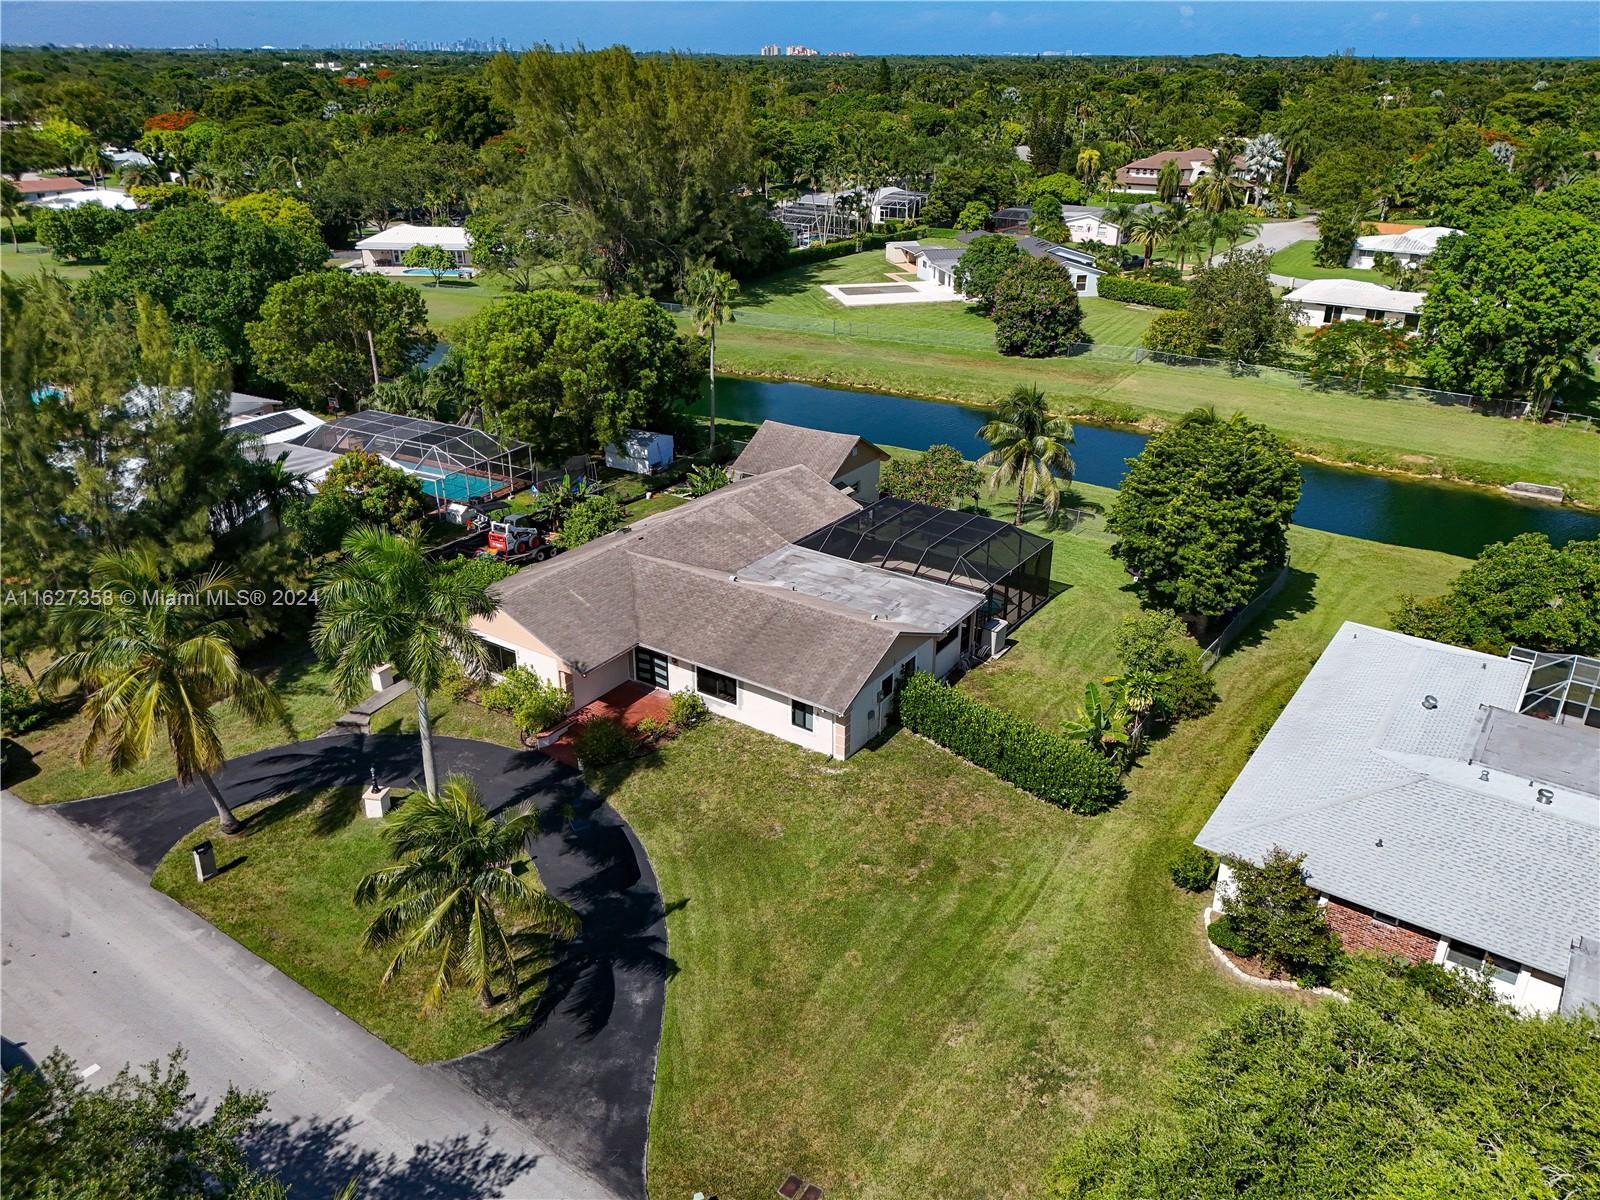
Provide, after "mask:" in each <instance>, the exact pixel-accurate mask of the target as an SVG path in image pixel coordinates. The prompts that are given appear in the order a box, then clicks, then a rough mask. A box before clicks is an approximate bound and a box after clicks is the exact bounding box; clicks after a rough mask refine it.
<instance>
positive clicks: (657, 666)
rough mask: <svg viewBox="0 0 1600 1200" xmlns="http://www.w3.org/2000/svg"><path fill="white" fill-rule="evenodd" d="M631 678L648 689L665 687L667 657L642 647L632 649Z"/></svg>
mask: <svg viewBox="0 0 1600 1200" xmlns="http://www.w3.org/2000/svg"><path fill="white" fill-rule="evenodd" d="M633 677H634V678H635V679H637V680H638V681H639V682H640V683H642V684H646V685H647V686H649V687H657V688H664V687H666V686H667V656H666V655H665V654H657V653H656V652H655V651H654V650H646V649H645V648H644V647H643V646H636V647H634V651H633Z"/></svg>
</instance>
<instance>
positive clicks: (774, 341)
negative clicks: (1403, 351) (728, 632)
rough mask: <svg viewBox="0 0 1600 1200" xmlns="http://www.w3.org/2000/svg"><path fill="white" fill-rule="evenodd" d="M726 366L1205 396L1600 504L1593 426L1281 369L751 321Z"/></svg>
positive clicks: (1080, 409)
mask: <svg viewBox="0 0 1600 1200" xmlns="http://www.w3.org/2000/svg"><path fill="white" fill-rule="evenodd" d="M717 365H718V367H719V368H722V369H724V370H726V371H727V372H728V373H729V374H730V375H747V376H753V377H756V378H765V379H796V380H803V381H805V382H808V383H820V384H835V385H840V386H846V387H854V388H861V389H864V390H869V391H883V392H894V393H898V394H900V395H907V396H922V397H927V398H929V399H934V400H957V401H963V402H966V403H977V404H992V403H994V402H996V401H998V400H999V399H1001V398H1002V397H1004V396H1005V395H1006V394H1007V393H1009V392H1010V391H1011V389H1012V388H1013V387H1015V386H1016V385H1017V384H1019V383H1032V384H1036V385H1038V386H1039V387H1040V388H1042V389H1043V390H1044V391H1045V392H1046V393H1047V394H1048V395H1049V397H1050V399H1051V402H1052V404H1053V406H1054V407H1055V408H1056V410H1057V411H1059V412H1061V413H1062V414H1064V415H1068V416H1082V417H1089V418H1098V419H1101V420H1107V419H1110V420H1122V421H1139V422H1143V423H1159V422H1162V421H1168V420H1171V419H1172V418H1174V417H1177V416H1180V415H1182V414H1183V413H1185V412H1188V411H1189V410H1191V409H1193V408H1196V407H1200V406H1212V407H1215V408H1216V410H1217V412H1218V413H1219V414H1221V415H1224V416H1226V415H1228V414H1230V413H1232V412H1236V411H1237V412H1243V413H1244V414H1245V415H1246V416H1248V417H1250V418H1252V419H1253V420H1257V421H1260V422H1262V423H1264V424H1266V425H1268V426H1270V427H1271V428H1272V429H1274V430H1276V431H1277V432H1278V433H1280V434H1281V435H1283V436H1284V437H1285V438H1286V439H1288V441H1289V442H1290V444H1291V445H1293V447H1294V448H1295V449H1296V450H1297V451H1298V452H1300V453H1301V454H1305V455H1309V456H1312V457H1317V458H1322V459H1326V460H1329V461H1333V462H1340V463H1352V464H1355V465H1358V466H1367V467H1378V468H1383V469H1387V470H1396V471H1404V472H1408V473H1410V474H1416V475H1431V476H1442V477H1444V478H1450V479H1459V480H1465V481H1470V482H1476V483H1489V484H1504V483H1512V482H1514V481H1516V480H1519V479H1526V480H1530V481H1534V482H1539V483H1556V484H1560V485H1562V486H1563V487H1565V488H1566V489H1567V492H1568V494H1569V495H1570V496H1571V497H1572V498H1573V499H1574V500H1576V501H1577V502H1578V503H1580V504H1587V505H1591V506H1593V505H1600V442H1596V441H1595V434H1593V433H1590V432H1586V431H1583V430H1581V429H1577V428H1571V429H1562V428H1557V427H1554V426H1548V425H1536V424H1531V423H1527V422H1522V421H1509V420H1506V419H1505V418H1503V417H1491V416H1485V415H1482V414H1478V413H1473V412H1470V411H1468V410H1466V409H1463V408H1452V407H1445V406H1440V405H1434V404H1429V403H1427V402H1426V401H1402V400H1379V399H1373V398H1370V397H1365V396H1352V395H1350V394H1348V393H1345V392H1332V391H1330V392H1321V391H1316V390H1312V389H1308V388H1302V387H1299V386H1297V385H1295V384H1293V383H1290V382H1287V381H1286V380H1284V379H1283V378H1282V377H1274V376H1273V375H1271V373H1264V374H1262V375H1260V376H1254V377H1252V376H1237V377H1236V376H1231V375H1229V374H1228V373H1227V372H1226V371H1224V370H1222V369H1220V368H1213V367H1175V366H1164V365H1162V364H1159V363H1143V364H1135V363H1133V362H1132V361H1130V360H1129V359H1127V358H1124V357H1121V356H1114V355H1109V354H1108V355H1105V356H1100V355H1097V354H1091V355H1086V356H1083V357H1074V358H1056V359H1017V358H1004V357H1002V356H1000V355H999V354H996V353H995V352H994V351H992V350H987V351H986V350H969V349H962V348H960V347H956V346H945V347H939V346H932V345H927V346H910V345H897V344H894V343H892V342H871V341H868V340H866V339H862V338H842V337H828V336H817V335H808V334H801V333H794V332H789V331H785V330H778V329H766V328H757V327H756V326H755V325H754V324H745V323H735V324H733V325H728V326H724V327H723V329H722V330H721V331H720V332H719V333H718V335H717Z"/></svg>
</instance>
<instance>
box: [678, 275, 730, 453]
mask: <svg viewBox="0 0 1600 1200" xmlns="http://www.w3.org/2000/svg"><path fill="white" fill-rule="evenodd" d="M738 294H739V284H738V282H737V281H736V280H735V279H734V277H733V276H732V275H729V274H728V273H727V272H726V271H722V270H719V269H717V268H716V267H714V266H712V265H711V263H710V261H709V260H702V261H700V262H698V263H696V264H695V265H694V266H692V267H690V268H689V270H688V272H687V273H686V274H685V275H684V277H683V287H682V288H681V289H679V292H678V296H679V299H681V300H682V302H683V306H684V307H685V308H687V309H688V310H689V324H690V326H691V327H692V328H693V329H694V331H695V335H696V336H698V337H703V338H706V339H708V340H709V341H710V343H711V358H710V380H711V396H710V408H711V448H712V449H713V450H715V449H716V446H717V326H718V325H721V324H722V323H723V322H724V321H732V320H733V298H734V297H735V296H737V295H738Z"/></svg>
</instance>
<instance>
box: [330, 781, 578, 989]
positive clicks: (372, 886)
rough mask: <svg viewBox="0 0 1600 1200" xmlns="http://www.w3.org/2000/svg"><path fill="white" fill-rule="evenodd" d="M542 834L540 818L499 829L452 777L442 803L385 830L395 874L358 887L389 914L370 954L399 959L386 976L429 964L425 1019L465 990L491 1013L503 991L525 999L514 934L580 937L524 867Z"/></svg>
mask: <svg viewBox="0 0 1600 1200" xmlns="http://www.w3.org/2000/svg"><path fill="white" fill-rule="evenodd" d="M538 831H539V816H538V814H537V813H535V812H533V811H531V810H528V809H522V810H520V811H519V812H517V813H516V814H515V815H514V816H511V817H508V818H507V819H506V820H504V821H497V820H495V819H494V818H493V817H492V816H490V815H489V813H488V812H487V811H485V809H484V807H483V805H482V803H480V802H479V800H478V791H477V788H476V787H475V786H474V785H473V783H472V781H471V780H470V779H468V778H467V777H466V776H465V775H451V776H450V777H449V778H448V779H446V780H445V781H444V787H443V788H441V789H440V792H439V794H438V796H437V797H421V796H417V797H413V798H412V799H410V800H407V801H406V802H405V803H404V804H402V805H401V806H400V807H399V808H397V809H396V810H395V811H394V813H393V815H391V816H390V817H389V819H388V820H387V821H386V822H385V823H384V826H383V832H382V837H383V840H384V841H385V842H387V843H388V846H389V851H390V853H391V854H392V855H393V856H394V858H395V860H396V861H395V865H394V866H391V867H380V868H379V869H378V870H376V871H373V872H372V873H371V874H369V875H367V876H366V877H364V878H363V879H362V880H361V882H360V883H359V884H358V885H357V886H356V894H355V901H356V903H357V904H360V905H372V904H376V905H381V906H382V907H381V909H380V910H379V912H378V915H377V916H376V917H375V918H374V919H373V921H372V924H370V925H368V926H367V929H366V932H365V933H363V934H362V935H361V943H362V945H363V946H365V947H366V948H368V949H374V950H390V949H392V950H393V955H392V956H391V957H390V959H389V965H388V967H387V968H386V969H385V970H384V972H383V982H384V983H385V984H387V983H388V982H389V980H390V979H392V978H393V977H394V973H395V972H396V971H398V970H400V969H401V968H402V967H405V966H408V965H410V964H412V963H428V964H430V970H429V974H430V976H431V978H430V980H429V983H428V990H427V992H426V994H425V995H424V997H423V1008H424V1010H431V1009H434V1008H437V1007H438V1005H439V1002H440V1001H441V1000H443V999H444V997H445V994H446V993H447V992H448V991H449V990H450V989H451V988H452V987H454V986H456V985H458V984H462V983H465V984H467V985H468V986H470V987H474V988H476V989H477V991H478V1001H479V1003H480V1004H482V1005H483V1006H484V1007H485V1008H488V1007H489V1006H490V1005H492V1004H493V1003H494V1001H495V995H494V985H495V983H496V982H497V981H501V982H503V983H504V985H505V989H506V991H505V994H506V995H507V996H508V997H515V996H516V994H517V992H518V983H517V955H516V949H515V945H516V941H515V936H514V935H522V936H525V935H527V934H528V933H536V934H542V935H544V936H546V937H551V938H555V937H571V936H573V935H574V934H575V933H577V931H578V915H577V913H575V912H573V910H572V909H571V908H570V907H569V906H568V905H566V904H564V903H562V902H561V901H560V900H557V899H556V898H555V897H554V896H552V895H550V894H549V893H548V892H546V891H545V890H544V888H543V887H542V886H541V885H540V883H539V875H538V872H537V871H536V870H535V869H534V867H533V864H532V863H530V862H525V861H523V859H524V854H525V847H526V843H527V839H528V838H529V837H531V836H532V835H534V834H536V833H537V832H538Z"/></svg>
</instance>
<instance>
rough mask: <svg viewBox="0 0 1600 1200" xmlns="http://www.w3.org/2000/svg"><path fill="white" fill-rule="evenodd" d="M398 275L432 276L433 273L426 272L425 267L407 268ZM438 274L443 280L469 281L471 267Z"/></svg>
mask: <svg viewBox="0 0 1600 1200" xmlns="http://www.w3.org/2000/svg"><path fill="white" fill-rule="evenodd" d="M400 274H402V275H432V274H434V272H432V271H430V270H428V268H427V267H407V268H406V269H405V270H404V271H401V272H400ZM438 274H439V275H440V276H442V277H443V278H445V279H471V278H472V268H471V267H451V268H450V269H449V270H448V271H440V272H439V273H438Z"/></svg>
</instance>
